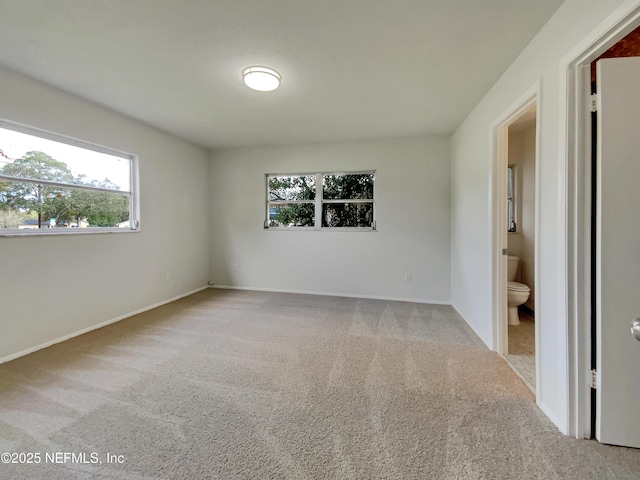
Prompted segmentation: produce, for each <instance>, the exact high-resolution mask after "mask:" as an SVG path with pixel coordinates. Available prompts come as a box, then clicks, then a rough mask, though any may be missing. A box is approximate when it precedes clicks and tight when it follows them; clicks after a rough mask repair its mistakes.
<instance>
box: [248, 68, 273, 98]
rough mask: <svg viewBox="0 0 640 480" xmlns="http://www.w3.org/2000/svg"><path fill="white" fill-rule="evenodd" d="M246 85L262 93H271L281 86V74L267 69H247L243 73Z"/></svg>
mask: <svg viewBox="0 0 640 480" xmlns="http://www.w3.org/2000/svg"><path fill="white" fill-rule="evenodd" d="M242 80H243V81H244V84H245V85H246V86H247V87H249V88H252V89H254V90H258V91H260V92H271V91H273V90H275V89H276V88H278V87H279V86H280V74H279V73H278V72H276V71H275V70H273V69H272V68H267V67H247V68H245V69H244V70H243V71H242Z"/></svg>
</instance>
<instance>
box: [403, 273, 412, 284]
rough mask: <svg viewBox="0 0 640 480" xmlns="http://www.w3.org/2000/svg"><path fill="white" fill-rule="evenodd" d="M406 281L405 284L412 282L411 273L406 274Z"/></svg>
mask: <svg viewBox="0 0 640 480" xmlns="http://www.w3.org/2000/svg"><path fill="white" fill-rule="evenodd" d="M404 281H405V282H410V281H411V272H404Z"/></svg>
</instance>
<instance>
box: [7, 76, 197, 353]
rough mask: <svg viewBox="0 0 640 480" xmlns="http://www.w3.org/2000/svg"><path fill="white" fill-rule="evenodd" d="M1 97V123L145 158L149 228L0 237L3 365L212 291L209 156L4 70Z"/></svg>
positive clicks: (145, 224) (144, 209) (144, 207)
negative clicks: (141, 311) (136, 314)
mask: <svg viewBox="0 0 640 480" xmlns="http://www.w3.org/2000/svg"><path fill="white" fill-rule="evenodd" d="M0 92H2V94H1V95H0V118H4V119H7V120H12V121H15V122H19V123H23V124H27V125H30V126H34V127H38V128H42V129H45V130H49V131H53V132H56V133H61V134H64V135H68V136H72V137H76V138H79V139H82V140H86V141H88V142H93V143H97V144H100V145H105V146H108V147H112V148H114V149H118V150H122V151H125V152H129V153H133V154H137V155H139V159H140V192H141V201H140V204H141V206H140V208H141V227H142V230H141V231H140V232H138V233H118V234H95V235H73V236H68V235H64V236H55V237H43V236H39V237H20V238H7V237H0V331H1V334H0V359H3V358H7V357H9V356H12V355H15V354H17V353H19V352H23V351H25V350H27V349H31V348H34V347H36V346H39V345H42V344H44V343H46V342H51V341H54V340H56V339H59V338H61V337H63V336H65V335H70V334H73V333H74V332H78V331H80V330H83V329H86V328H90V327H92V326H93V325H97V324H100V323H102V322H105V321H108V320H111V319H114V318H116V317H119V316H121V315H125V314H127V313H130V312H133V311H135V310H138V309H141V308H144V307H147V306H150V305H153V304H156V303H159V302H162V301H164V300H167V299H170V298H173V297H176V296H178V295H181V294H184V293H186V292H189V291H192V290H195V289H197V288H199V287H203V286H205V285H206V284H207V280H208V274H209V262H208V258H209V231H210V228H209V227H210V225H209V206H208V198H209V197H208V188H209V185H208V180H207V178H208V175H209V165H208V156H207V153H206V152H205V151H204V150H203V149H200V148H198V147H195V146H193V145H191V144H188V143H186V142H184V141H182V140H179V139H176V138H175V137H172V136H170V135H168V134H165V133H162V132H160V131H158V130H155V129H153V128H150V127H147V126H144V125H142V124H141V123H138V122H135V121H133V120H131V119H128V118H126V117H123V116H121V115H119V114H116V113H114V112H112V111H110V110H107V109H105V108H102V107H99V106H97V105H95V104H92V103H89V102H86V101H84V100H81V99H79V98H77V97H75V96H72V95H69V94H66V93H63V92H61V91H59V90H57V89H54V88H52V87H49V86H46V85H44V84H42V83H39V82H36V81H34V80H31V79H29V78H26V77H24V76H21V75H18V74H15V73H13V72H10V71H7V70H4V69H0ZM167 272H170V273H171V279H170V280H169V281H167V280H166V273H167Z"/></svg>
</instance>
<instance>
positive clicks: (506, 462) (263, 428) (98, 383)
mask: <svg viewBox="0 0 640 480" xmlns="http://www.w3.org/2000/svg"><path fill="white" fill-rule="evenodd" d="M0 451H2V452H30V453H39V454H40V455H41V461H40V464H37V465H36V464H30V465H17V464H0V478H2V479H74V478H82V479H89V478H108V479H156V478H163V479H165V478H166V479H200V478H203V479H204V478H215V479H240V478H246V479H286V478H291V479H324V478H326V479H374V478H384V479H412V478H417V479H534V478H540V479H546V480H548V479H557V478H570V479H587V478H593V479H605V478H625V479H632V478H633V479H637V478H640V451H638V450H630V449H624V448H617V447H608V446H605V445H600V444H597V443H595V442H592V441H585V440H575V439H572V438H567V437H564V436H562V435H561V434H559V433H558V432H557V430H556V429H555V428H554V426H553V425H552V424H551V423H550V422H549V421H548V420H547V419H546V418H545V417H544V415H542V413H541V412H540V411H539V410H538V408H537V407H536V406H535V403H534V399H533V396H532V394H531V392H530V391H529V390H528V389H527V388H526V387H525V386H524V384H523V383H522V382H521V381H520V379H518V378H517V377H516V375H515V374H514V373H513V371H512V370H511V369H510V368H509V367H508V366H507V364H506V363H505V361H504V360H503V359H501V358H500V357H498V356H497V355H496V354H494V353H491V352H489V351H488V350H487V349H485V348H483V347H482V346H481V344H480V343H479V341H478V339H477V338H476V337H475V336H474V334H473V333H472V332H470V331H469V330H468V328H467V327H466V326H465V324H464V322H463V321H462V320H461V319H460V318H459V317H458V316H457V315H456V313H455V312H454V311H453V309H451V308H450V307H444V306H429V305H420V304H413V303H402V302H387V301H376V300H361V299H348V298H332V297H317V296H305V295H286V294H271V293H256V292H233V291H217V290H207V291H204V292H201V293H199V294H196V295H193V296H191V297H188V298H185V299H183V300H180V301H178V302H175V303H173V304H170V305H167V306H165V307H162V308H159V309H156V310H154V311H151V312H147V313H145V314H142V315H138V316H136V317H133V318H131V319H128V320H125V321H123V322H119V323H117V324H114V325H112V326H109V327H106V328H103V329H101V330H98V331H95V332H92V333H90V334H87V335H84V336H82V337H79V338H76V339H73V340H71V341H68V342H65V343H64V344H59V345H56V346H54V347H51V348H48V349H46V350H43V351H40V352H37V353H35V354H32V355H29V356H27V357H23V358H21V359H19V360H16V361H13V362H10V363H7V364H4V365H0ZM65 452H66V453H67V454H68V455H69V457H68V458H69V461H62V460H63V459H64V458H65V457H64V454H65ZM54 453H58V455H59V456H58V457H55V456H52V455H53V454H54ZM71 453H74V454H75V455H78V454H81V453H83V454H84V455H85V456H86V458H85V459H82V458H80V457H78V456H76V458H75V459H74V458H72V457H70V454H71ZM108 453H109V454H111V455H121V456H122V457H119V460H120V461H122V463H106V455H107V454H108ZM47 454H48V455H50V456H51V457H50V458H47V457H45V455H47ZM60 454H62V456H60ZM92 454H95V455H96V457H92V456H91V455H92ZM94 458H95V459H96V460H99V461H101V462H102V464H101V465H100V464H90V462H91V461H93V460H94ZM80 460H84V462H82V461H80ZM55 461H58V463H54V462H55Z"/></svg>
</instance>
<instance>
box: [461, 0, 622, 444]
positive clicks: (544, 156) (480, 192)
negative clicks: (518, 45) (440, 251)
mask: <svg viewBox="0 0 640 480" xmlns="http://www.w3.org/2000/svg"><path fill="white" fill-rule="evenodd" d="M623 3H625V2H623V0H567V1H566V2H565V3H564V4H563V5H562V6H561V7H560V9H559V10H558V11H557V12H556V14H555V15H554V16H553V17H552V18H551V19H550V20H549V22H548V23H547V24H546V25H545V26H544V27H543V29H542V30H541V31H540V32H539V33H538V35H537V36H536V37H535V38H534V39H533V40H532V41H531V43H530V44H529V45H528V47H527V48H526V49H525V50H524V51H523V52H522V53H521V54H520V56H519V57H518V58H517V59H516V60H515V61H514V63H513V64H512V65H511V66H510V67H509V69H508V70H507V71H506V72H505V73H504V75H503V76H502V77H501V78H500V80H498V82H497V83H496V84H495V85H494V86H493V87H492V89H491V90H490V91H489V92H488V93H487V95H486V96H485V97H484V99H483V100H482V101H481V102H480V103H479V104H478V105H477V107H476V108H475V109H474V110H473V112H472V113H471V114H470V115H469V116H468V117H467V119H466V120H465V121H464V122H463V124H462V125H461V126H460V127H459V128H458V130H457V131H456V132H455V134H454V135H453V138H452V144H451V148H452V216H451V246H452V251H451V258H452V262H451V275H452V280H451V285H452V303H453V304H454V306H455V307H456V309H457V310H458V311H459V312H460V314H461V315H462V316H463V317H464V318H465V319H466V320H467V321H468V323H469V324H470V325H471V327H472V328H473V329H474V330H475V331H476V332H477V333H478V334H479V335H480V337H481V338H482V339H483V340H484V341H485V343H487V345H489V346H490V347H493V348H495V345H493V328H492V327H493V319H492V318H491V313H490V312H491V308H490V307H491V285H490V279H491V263H490V250H489V248H490V247H489V242H490V235H491V232H490V225H491V221H490V216H489V185H490V182H489V179H490V175H491V165H492V152H491V140H492V137H491V129H490V125H491V123H492V122H493V121H495V120H496V119H497V118H499V117H501V116H502V115H503V114H504V113H505V112H506V110H507V109H508V108H509V107H510V106H511V105H513V103H514V102H515V101H516V100H517V99H519V98H520V97H521V96H522V95H523V94H524V93H525V92H526V91H527V90H528V89H529V88H531V87H532V86H533V85H534V84H535V82H537V81H538V80H541V99H540V108H539V110H538V115H540V122H541V129H540V154H539V158H540V166H539V167H540V192H542V194H541V198H540V200H539V201H540V204H539V207H540V219H539V222H540V223H539V227H540V232H539V235H538V239H539V243H540V245H539V252H540V253H541V255H540V259H539V266H540V270H539V277H538V279H537V280H538V291H537V298H538V310H537V311H536V322H537V323H538V328H539V333H540V335H539V337H540V338H539V340H540V345H541V351H540V354H539V357H538V358H539V359H540V363H539V364H538V368H539V369H540V382H539V384H538V393H539V397H538V403H539V405H540V406H541V408H542V409H543V410H544V411H545V413H547V415H549V417H550V418H551V419H552V420H553V421H554V422H555V424H556V425H557V426H558V427H559V428H560V430H562V431H563V432H568V431H569V428H570V427H569V424H568V422H569V418H568V414H567V413H568V409H569V405H568V367H567V357H568V352H567V333H566V332H567V314H566V298H567V297H566V273H565V265H566V259H565V253H564V248H565V233H564V217H563V214H564V195H565V193H566V192H565V184H566V179H565V178H564V177H563V175H564V168H563V167H562V165H561V164H560V163H561V162H564V158H563V157H562V155H561V152H559V141H560V140H559V130H560V121H561V119H562V122H564V121H565V120H564V119H565V117H566V115H565V112H564V111H561V106H560V100H561V94H562V95H564V94H565V86H564V85H562V86H561V85H560V68H561V66H560V61H561V60H562V58H563V57H564V56H566V55H567V54H568V53H569V52H570V51H571V50H572V49H573V48H574V47H575V46H576V45H577V44H578V43H579V42H580V41H581V40H582V39H583V38H585V37H587V36H588V35H589V33H590V32H591V31H592V30H594V29H595V28H596V26H597V25H598V24H599V23H600V22H602V21H603V19H605V18H606V17H607V16H608V15H609V14H611V12H613V11H614V10H615V9H616V8H617V7H619V6H620V5H622V4H623ZM626 3H629V2H626Z"/></svg>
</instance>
